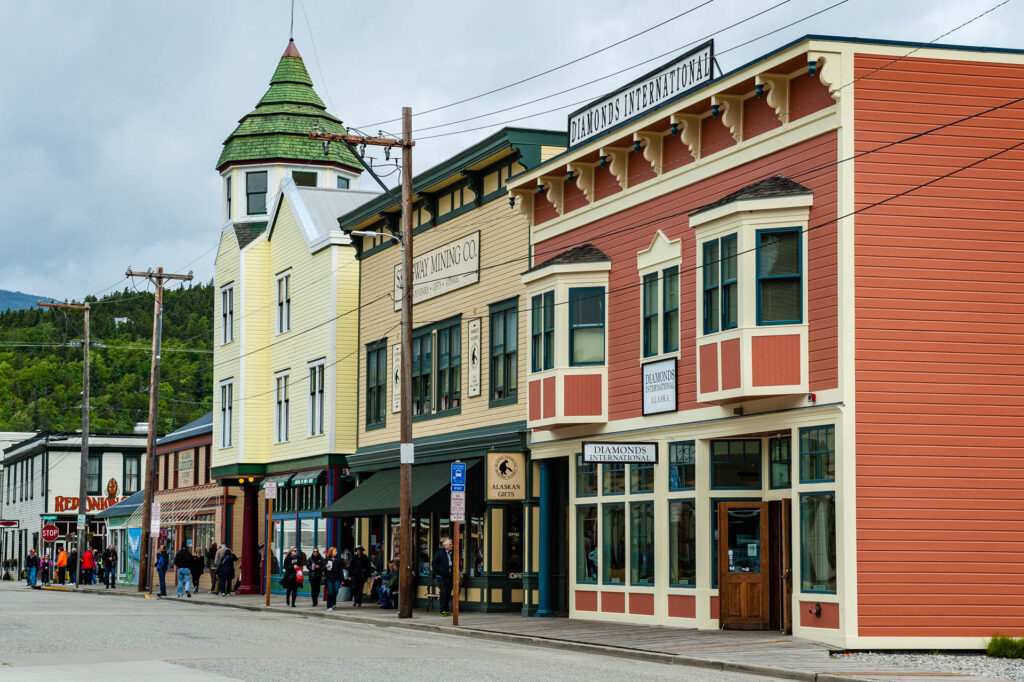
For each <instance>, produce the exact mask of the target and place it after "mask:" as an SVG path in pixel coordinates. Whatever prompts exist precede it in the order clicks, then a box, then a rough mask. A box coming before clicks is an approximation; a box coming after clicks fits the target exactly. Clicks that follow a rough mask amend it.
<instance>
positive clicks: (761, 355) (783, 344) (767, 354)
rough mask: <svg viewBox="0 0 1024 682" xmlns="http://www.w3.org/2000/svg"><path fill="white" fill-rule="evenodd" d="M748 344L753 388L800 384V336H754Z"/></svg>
mask: <svg viewBox="0 0 1024 682" xmlns="http://www.w3.org/2000/svg"><path fill="white" fill-rule="evenodd" d="M750 341H751V343H750V355H751V358H750V360H751V363H752V365H753V368H752V369H753V374H754V378H753V383H754V386H791V385H793V384H799V383H800V335H799V334H786V335H785V336H755V337H753V338H752V339H751V340H750Z"/></svg>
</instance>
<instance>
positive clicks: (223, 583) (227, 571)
mask: <svg viewBox="0 0 1024 682" xmlns="http://www.w3.org/2000/svg"><path fill="white" fill-rule="evenodd" d="M221 550H222V551H223V552H224V553H223V554H221V556H220V559H219V560H218V561H217V578H218V579H219V581H220V596H222V597H223V596H226V595H228V594H230V593H231V581H232V580H233V579H234V577H235V562H236V561H238V557H237V556H235V554H234V553H233V552H232V551H231V548H230V547H228V546H227V545H224V546H223V547H221Z"/></svg>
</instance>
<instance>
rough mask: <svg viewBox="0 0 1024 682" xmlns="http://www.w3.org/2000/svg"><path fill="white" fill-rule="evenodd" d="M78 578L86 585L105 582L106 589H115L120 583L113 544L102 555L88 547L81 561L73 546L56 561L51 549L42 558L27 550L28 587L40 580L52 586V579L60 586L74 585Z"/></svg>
mask: <svg viewBox="0 0 1024 682" xmlns="http://www.w3.org/2000/svg"><path fill="white" fill-rule="evenodd" d="M79 577H80V578H81V583H82V584H83V585H96V584H99V583H101V582H102V583H103V584H104V585H105V586H106V589H108V590H109V589H113V588H114V587H115V585H116V582H117V550H116V549H114V546H113V545H110V546H109V547H107V548H106V549H104V550H103V551H102V552H101V551H100V550H99V549H97V548H95V547H88V548H86V550H85V551H84V552H82V556H81V559H79V556H78V550H77V549H76V548H74V547H71V549H70V550H68V549H67V548H65V547H61V548H60V550H59V551H58V552H57V556H56V558H51V557H50V552H49V550H47V551H45V552H44V553H43V556H39V555H38V554H37V553H36V550H35V549H30V550H29V551H28V557H27V558H26V559H25V581H26V582H27V583H28V585H29V586H31V587H34V586H35V585H36V582H37V581H38V582H40V583H41V584H42V586H43V587H49V585H50V584H51V581H53V580H56V583H57V584H58V585H64V584H66V583H69V582H70V583H71V584H75V583H76V582H77V580H76V579H77V578H79Z"/></svg>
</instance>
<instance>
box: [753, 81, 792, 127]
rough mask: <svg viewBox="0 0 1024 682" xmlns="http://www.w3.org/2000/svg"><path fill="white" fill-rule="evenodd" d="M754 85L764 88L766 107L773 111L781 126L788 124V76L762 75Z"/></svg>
mask: <svg viewBox="0 0 1024 682" xmlns="http://www.w3.org/2000/svg"><path fill="white" fill-rule="evenodd" d="M754 84H755V85H760V86H762V87H763V88H764V91H765V97H766V98H767V102H768V106H770V107H771V108H772V109H774V110H775V116H776V117H778V119H779V121H780V122H781V123H782V125H786V124H787V123H789V76H787V75H786V74H783V73H762V74H760V75H758V76H757V77H755V78H754Z"/></svg>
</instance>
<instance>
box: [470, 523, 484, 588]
mask: <svg viewBox="0 0 1024 682" xmlns="http://www.w3.org/2000/svg"><path fill="white" fill-rule="evenodd" d="M467 550H468V551H467V552H466V557H467V560H468V561H469V566H468V568H469V576H470V577H473V576H478V575H482V574H483V572H484V517H483V516H471V517H470V519H469V547H468V548H467Z"/></svg>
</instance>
